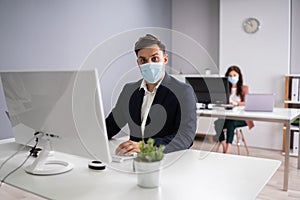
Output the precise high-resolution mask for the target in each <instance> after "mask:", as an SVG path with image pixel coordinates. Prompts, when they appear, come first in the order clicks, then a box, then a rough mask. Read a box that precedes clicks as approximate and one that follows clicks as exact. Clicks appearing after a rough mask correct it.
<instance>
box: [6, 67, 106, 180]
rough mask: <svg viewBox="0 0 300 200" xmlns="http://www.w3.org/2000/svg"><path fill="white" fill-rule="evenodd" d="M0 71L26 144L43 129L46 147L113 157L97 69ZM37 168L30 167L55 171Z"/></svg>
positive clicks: (16, 131) (12, 117)
mask: <svg viewBox="0 0 300 200" xmlns="http://www.w3.org/2000/svg"><path fill="white" fill-rule="evenodd" d="M0 76H1V80H2V85H3V90H4V95H5V100H6V105H7V108H8V110H7V112H6V114H7V116H8V117H9V119H10V122H11V125H12V129H13V133H14V136H15V140H16V142H17V143H20V144H27V143H28V141H30V140H31V138H33V136H34V134H35V133H40V134H38V136H39V139H40V142H39V144H38V146H40V147H41V148H43V150H42V153H43V152H48V150H49V151H51V150H54V151H59V152H63V153H69V154H76V155H79V156H84V157H88V158H92V159H97V160H100V161H102V162H105V163H109V162H111V155H110V151H109V144H108V138H107V133H106V126H105V118H104V113H103V106H102V98H101V91H100V86H99V80H98V74H97V71H96V70H90V71H14V72H1V73H0ZM29 145H34V141H31V142H30V143H29ZM45 154H47V153H45ZM44 156H45V157H47V155H44ZM39 157H40V156H39ZM44 159H45V158H44ZM63 165H64V164H63ZM34 170H36V171H34ZM34 170H32V169H31V171H30V170H29V171H28V172H29V173H32V174H42V175H49V174H51V173H55V170H48V171H47V170H37V169H34ZM69 170H70V169H69ZM56 172H57V173H62V172H60V171H56Z"/></svg>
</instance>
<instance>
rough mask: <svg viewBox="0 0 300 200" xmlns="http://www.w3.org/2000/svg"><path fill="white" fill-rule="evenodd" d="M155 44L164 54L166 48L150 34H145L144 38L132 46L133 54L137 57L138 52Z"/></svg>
mask: <svg viewBox="0 0 300 200" xmlns="http://www.w3.org/2000/svg"><path fill="white" fill-rule="evenodd" d="M155 44H156V45H157V46H158V47H159V49H160V50H161V51H162V52H163V53H164V54H165V51H166V46H165V45H164V44H163V43H162V42H161V41H160V40H159V39H158V38H157V37H155V36H154V35H151V34H146V35H145V36H143V37H140V38H139V40H138V41H137V42H136V43H135V45H134V51H135V54H136V55H138V52H139V51H140V50H141V49H144V48H147V47H150V46H152V45H155Z"/></svg>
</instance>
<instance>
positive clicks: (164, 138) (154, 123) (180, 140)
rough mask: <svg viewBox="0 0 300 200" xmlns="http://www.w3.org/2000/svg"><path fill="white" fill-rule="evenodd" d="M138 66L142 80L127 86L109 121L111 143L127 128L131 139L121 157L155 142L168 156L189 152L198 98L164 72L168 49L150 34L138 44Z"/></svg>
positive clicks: (120, 149)
mask: <svg viewBox="0 0 300 200" xmlns="http://www.w3.org/2000/svg"><path fill="white" fill-rule="evenodd" d="M134 51H135V54H136V56H137V64H138V66H139V69H140V71H141V75H142V77H143V79H141V80H139V81H137V82H133V83H128V84H126V85H125V86H124V88H123V90H122V92H121V94H120V96H119V98H118V101H117V103H116V105H115V107H114V108H113V110H112V112H111V113H110V114H109V116H108V117H107V118H106V127H107V134H108V138H109V139H111V138H112V137H113V136H114V135H116V134H117V133H118V132H119V131H120V130H121V128H122V127H124V126H125V125H126V124H128V127H129V130H130V138H129V140H128V141H126V142H123V143H121V144H120V145H119V146H118V148H117V149H116V154H118V155H131V154H133V153H135V152H139V151H140V150H139V145H138V142H139V141H141V140H145V141H146V140H147V139H148V138H150V137H151V138H154V139H155V145H156V146H159V145H161V144H162V145H165V146H166V148H165V153H168V152H173V151H178V150H182V149H188V148H189V147H190V146H191V145H192V144H193V140H194V137H195V132H196V98H195V96H194V92H193V89H192V87H191V86H189V85H188V84H185V83H183V82H180V81H178V80H176V79H174V78H173V77H171V76H169V75H168V74H167V73H166V71H165V65H166V64H167V62H168V55H167V54H166V52H165V45H164V44H163V43H162V42H161V41H160V40H159V39H158V38H157V37H155V36H153V35H151V34H147V35H145V36H143V37H141V38H139V40H138V41H137V42H136V43H135V47H134Z"/></svg>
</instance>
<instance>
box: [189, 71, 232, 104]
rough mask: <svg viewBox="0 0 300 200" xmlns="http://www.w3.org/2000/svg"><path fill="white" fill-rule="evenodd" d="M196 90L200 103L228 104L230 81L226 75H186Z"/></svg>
mask: <svg viewBox="0 0 300 200" xmlns="http://www.w3.org/2000/svg"><path fill="white" fill-rule="evenodd" d="M186 81H187V83H189V84H190V85H191V86H192V87H193V89H194V92H195V95H196V97H197V100H198V103H203V104H206V105H207V104H210V103H212V104H228V103H229V95H230V91H229V83H228V80H227V78H226V77H186Z"/></svg>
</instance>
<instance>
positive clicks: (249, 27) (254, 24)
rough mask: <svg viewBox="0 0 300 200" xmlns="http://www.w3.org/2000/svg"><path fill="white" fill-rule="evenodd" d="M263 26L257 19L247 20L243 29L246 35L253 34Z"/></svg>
mask: <svg viewBox="0 0 300 200" xmlns="http://www.w3.org/2000/svg"><path fill="white" fill-rule="evenodd" d="M260 27H261V25H260V22H259V20H258V19H256V18H252V17H251V18H247V19H246V20H245V21H244V22H243V28H244V31H245V32H246V33H249V34H253V33H256V32H257V31H258V30H259V29H260Z"/></svg>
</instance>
